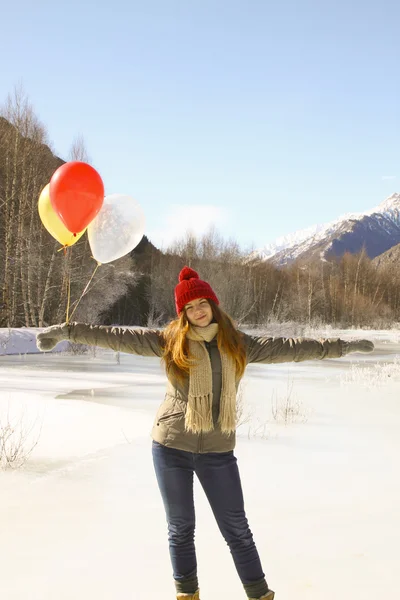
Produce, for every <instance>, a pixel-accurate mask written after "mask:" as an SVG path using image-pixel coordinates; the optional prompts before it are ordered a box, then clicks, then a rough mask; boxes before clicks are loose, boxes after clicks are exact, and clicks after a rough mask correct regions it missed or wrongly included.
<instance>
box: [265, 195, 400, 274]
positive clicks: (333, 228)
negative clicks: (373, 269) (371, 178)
mask: <svg viewBox="0 0 400 600" xmlns="http://www.w3.org/2000/svg"><path fill="white" fill-rule="evenodd" d="M399 243H400V194H398V193H395V194H392V195H391V196H389V197H388V198H386V200H384V201H383V202H382V203H381V204H379V205H378V206H377V207H375V208H373V209H371V210H368V211H365V212H363V213H349V214H346V215H343V216H341V217H340V218H339V219H337V220H336V221H333V222H331V223H325V224H323V225H314V226H312V227H309V228H307V229H303V230H301V231H297V232H294V233H292V234H289V235H286V236H282V237H280V238H278V239H277V240H276V241H275V242H273V243H271V244H267V245H266V246H265V247H264V248H262V249H260V250H258V251H257V252H255V253H253V257H254V258H255V257H256V256H257V257H258V258H261V259H262V260H271V261H272V262H274V263H276V264H278V265H284V264H288V263H291V262H293V261H294V260H297V259H300V258H301V259H307V260H308V259H312V258H317V257H318V258H320V259H323V260H326V259H328V258H333V257H338V256H342V255H343V254H344V253H345V252H351V253H357V252H359V251H360V250H361V249H362V248H363V247H365V249H366V251H367V254H368V255H369V256H370V258H375V257H376V256H379V255H380V254H382V253H383V252H385V251H386V250H389V249H390V248H392V247H393V246H395V245H396V244H399Z"/></svg>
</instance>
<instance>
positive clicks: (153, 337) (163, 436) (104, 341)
mask: <svg viewBox="0 0 400 600" xmlns="http://www.w3.org/2000/svg"><path fill="white" fill-rule="evenodd" d="M64 327H65V328H68V329H67V330H66V331H65V334H66V335H65V337H68V338H69V339H70V341H71V342H75V343H79V344H87V345H90V346H100V347H101V348H109V349H112V350H115V351H116V352H127V353H130V354H138V355H140V356H155V357H159V358H161V357H162V354H163V332H162V331H159V330H155V329H130V328H129V327H107V326H98V325H86V324H84V323H71V324H69V325H65V326H64ZM242 336H243V341H244V345H245V348H246V355H247V364H249V363H264V364H269V363H282V362H292V361H294V362H300V361H303V360H312V359H323V358H339V357H341V356H342V355H343V348H344V344H345V343H346V342H343V341H342V340H340V339H322V340H319V341H318V340H312V339H308V338H297V339H292V338H272V337H257V336H252V335H247V334H245V333H242ZM206 347H207V350H208V352H209V356H210V361H211V367H212V382H213V417H214V430H213V431H211V432H209V433H201V434H194V433H190V432H187V431H185V411H186V406H187V399H188V391H189V377H186V378H185V379H184V381H183V382H182V383H179V382H178V381H177V380H176V378H175V377H173V376H172V375H171V374H167V388H166V393H165V397H164V401H163V402H162V404H161V406H160V407H159V409H158V412H157V414H156V418H155V421H154V425H153V429H152V438H153V440H155V441H156V442H159V443H160V444H163V445H164V446H168V447H170V448H177V449H179V450H185V451H187V452H195V453H204V452H228V451H230V450H233V448H234V447H235V441H236V440H235V434H232V435H229V436H227V435H224V434H222V432H221V430H220V428H219V425H218V415H219V401H220V395H221V386H222V370H221V359H220V355H219V350H218V346H217V339H216V338H214V339H213V340H212V341H211V342H209V343H206Z"/></svg>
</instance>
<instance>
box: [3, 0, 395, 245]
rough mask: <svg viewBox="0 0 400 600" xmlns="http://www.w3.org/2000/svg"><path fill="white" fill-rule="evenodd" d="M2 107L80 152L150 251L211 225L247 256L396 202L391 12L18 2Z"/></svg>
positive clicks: (341, 3) (345, 6)
mask: <svg viewBox="0 0 400 600" xmlns="http://www.w3.org/2000/svg"><path fill="white" fill-rule="evenodd" d="M1 21H2V27H1V36H0V52H1V77H0V101H2V100H4V99H5V98H6V96H7V94H8V93H9V92H10V91H12V89H13V87H14V85H15V84H18V83H19V82H22V83H23V85H24V88H25V90H26V92H27V93H28V95H29V97H30V99H31V101H32V103H33V105H34V107H35V109H36V111H37V114H38V116H39V117H40V119H41V120H42V121H43V122H44V123H45V124H46V126H47V128H48V130H49V134H50V138H51V140H52V142H53V146H54V149H55V151H56V152H57V153H58V154H59V155H60V156H61V157H63V158H67V157H68V152H69V148H70V144H71V142H72V140H73V138H74V137H75V136H76V135H77V134H82V135H83V136H84V138H85V140H86V144H87V148H88V151H89V155H90V157H91V159H92V163H93V165H94V166H95V167H96V168H97V169H98V171H99V172H100V174H101V175H102V177H103V180H104V183H105V186H106V192H107V193H127V194H130V195H133V196H134V197H135V198H136V199H137V200H138V201H139V202H140V203H141V204H142V206H143V208H144V210H145V213H146V217H147V224H148V226H147V232H148V234H149V235H150V237H151V239H152V240H153V241H154V242H155V243H156V244H158V245H160V244H161V243H162V240H164V242H165V241H167V240H169V239H170V236H173V235H175V234H179V233H182V235H183V234H184V230H185V228H186V227H187V221H188V215H189V216H190V215H191V216H192V222H193V225H194V229H195V231H201V229H202V227H207V226H208V223H209V222H210V221H215V223H216V226H217V228H218V229H219V231H220V232H221V233H222V234H223V235H224V236H225V237H229V236H232V237H235V238H236V239H237V240H238V241H239V242H240V243H241V244H242V245H243V246H244V245H246V246H247V245H250V244H252V243H254V245H255V246H257V247H259V246H263V245H264V244H265V243H267V242H270V241H272V240H273V239H274V238H276V237H278V236H280V235H283V234H285V233H290V232H291V231H294V230H297V229H301V228H304V227H307V226H309V225H312V224H314V223H316V222H325V221H330V220H332V219H335V218H336V217H338V216H340V215H341V214H343V213H345V212H357V211H362V210H365V209H368V208H372V207H373V206H375V205H376V204H379V203H380V202H381V201H382V200H384V198H385V197H386V196H388V195H389V194H391V193H392V192H394V191H399V189H400V185H399V176H400V173H399V153H400V78H399V62H400V61H399V59H400V36H399V23H400V5H399V3H398V2H397V1H396V0H381V1H371V0H363V1H361V0H352V1H351V2H350V1H349V0H335V1H329V2H328V1H324V0H304V1H303V0H298V1H296V0H280V1H279V2H272V1H268V0H265V1H262V0H257V1H255V0H242V1H237V0H180V1H178V0H143V1H141V2H136V1H132V0H130V1H122V0H113V1H112V2H109V1H107V2H105V1H104V0H97V1H91V2H89V1H85V2H78V1H77V0H70V1H68V2H54V0H52V1H51V2H50V1H47V0H46V1H43V0H37V1H36V2H32V1H31V0H19V1H18V2H7V3H3V6H2V7H1Z"/></svg>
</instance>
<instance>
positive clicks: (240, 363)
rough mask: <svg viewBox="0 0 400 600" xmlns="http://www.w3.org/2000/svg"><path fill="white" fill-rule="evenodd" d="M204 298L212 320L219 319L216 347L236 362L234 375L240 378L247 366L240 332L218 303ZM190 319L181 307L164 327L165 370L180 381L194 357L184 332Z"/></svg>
mask: <svg viewBox="0 0 400 600" xmlns="http://www.w3.org/2000/svg"><path fill="white" fill-rule="evenodd" d="M207 302H208V303H209V305H210V306H211V310H212V314H213V321H214V322H216V323H218V335H217V341H218V348H219V351H220V352H221V351H222V352H225V353H226V354H228V355H229V356H230V357H231V358H232V359H233V360H234V361H235V363H236V377H237V379H240V378H241V377H242V375H243V373H244V370H245V368H246V350H245V347H244V343H243V340H242V336H241V334H240V332H239V331H238V330H237V329H236V327H235V325H234V324H233V321H232V319H231V318H230V316H229V315H227V314H226V313H225V312H224V311H223V310H222V309H220V308H219V306H218V305H217V304H216V303H215V302H214V301H213V300H210V299H207ZM189 327H190V323H189V321H188V318H187V316H186V311H185V310H183V311H182V312H181V313H180V315H179V316H178V318H177V319H174V320H173V321H171V322H170V323H169V324H168V325H167V326H166V328H165V329H164V331H163V337H164V349H163V357H162V358H163V360H164V362H165V366H166V370H167V373H169V372H172V373H173V375H174V376H175V377H176V379H178V381H180V382H182V381H183V379H184V376H185V374H188V373H189V370H190V367H191V366H192V364H193V360H192V358H191V357H190V355H189V345H188V342H187V339H186V333H187V331H188V329H189Z"/></svg>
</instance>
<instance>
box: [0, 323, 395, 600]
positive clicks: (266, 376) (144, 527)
mask: <svg viewBox="0 0 400 600" xmlns="http://www.w3.org/2000/svg"><path fill="white" fill-rule="evenodd" d="M24 333H25V334H26V333H27V332H24V330H21V331H20V332H17V334H18V335H17V337H18V338H19V339H20V340H21V339H23V338H24V336H23V334H24ZM286 333H287V332H286ZM317 333H318V332H313V334H315V337H318V335H317ZM325 333H328V334H329V336H333V335H335V334H336V333H337V332H334V331H332V330H329V331H328V332H325ZM1 334H3V335H6V334H7V331H4V330H3V332H0V335H1ZM342 336H343V337H346V338H349V337H367V338H372V339H375V340H376V344H377V349H376V352H375V353H374V354H372V355H360V354H355V355H349V356H348V357H346V358H344V359H340V360H328V361H321V362H320V361H314V362H307V363H300V364H283V365H276V366H272V365H252V366H250V367H249V368H248V370H247V372H246V377H245V381H244V385H243V393H244V397H245V403H246V406H245V410H246V411H247V414H248V415H249V421H248V422H247V423H245V424H244V425H243V426H242V427H241V428H240V430H239V436H238V444H237V449H236V454H237V456H238V460H239V468H240V470H241V476H242V482H243V488H244V493H245V501H246V509H247V513H248V517H249V521H250V526H251V528H252V530H253V533H254V537H255V540H256V543H257V546H258V549H259V552H260V555H261V557H262V562H263V566H264V569H265V572H266V575H267V578H268V581H269V582H270V585H271V587H273V588H274V589H275V590H276V598H277V600H317V599H318V600H322V599H323V600H337V598H338V597H340V599H341V600H355V599H356V600H358V599H359V600H376V598H377V597H382V598H390V599H392V598H393V599H394V598H396V597H397V595H398V592H397V590H398V588H399V584H400V573H399V568H398V566H399V564H400V550H399V543H398V541H399V539H400V511H399V506H400V479H399V475H398V461H399V457H400V436H399V430H400V394H399V391H400V373H399V369H398V368H397V367H396V361H397V364H398V359H399V354H400V335H399V332H398V331H397V332H365V331H364V332H356V331H354V332H342ZM15 349H16V346H15V347H14V350H15ZM17 349H18V350H19V352H17V354H16V355H14V356H3V357H2V358H0V389H1V395H0V415H3V416H4V415H5V414H6V413H7V412H9V413H11V414H12V415H17V416H18V415H19V414H24V415H25V418H26V419H28V420H30V421H32V422H33V423H36V426H35V427H36V428H34V430H33V432H32V435H35V433H36V434H37V435H40V438H39V443H38V445H37V446H36V448H35V449H34V451H33V453H32V455H31V457H30V459H29V460H28V462H27V463H26V465H25V466H24V467H23V468H22V469H21V470H18V471H14V472H13V471H3V472H0V521H1V541H0V564H1V598H4V599H5V600H53V599H54V598H57V600H67V599H68V600H71V599H74V600H84V599H85V600H89V599H90V600H116V599H121V600H160V599H161V598H165V599H167V598H171V599H172V598H174V587H173V582H172V576H171V567H170V563H169V556H168V547H167V534H166V524H165V517H164V513H163V508H162V503H161V498H160V495H159V492H158V489H157V485H156V481H155V477H154V474H153V468H152V463H151V439H150V435H149V434H150V429H151V425H152V421H153V418H154V414H155V411H156V409H157V406H158V405H159V403H160V402H161V401H162V399H163V393H164V381H165V379H164V374H163V371H162V368H161V366H160V363H159V360H158V359H151V358H141V357H134V356H129V355H121V356H120V361H119V362H118V361H117V359H116V356H115V355H114V353H111V352H100V351H99V352H98V354H97V356H96V357H94V356H92V355H90V354H89V355H82V356H70V355H66V354H56V353H50V354H45V355H43V354H34V355H24V349H25V348H24V346H23V345H22V346H20V347H19V348H17ZM363 372H364V373H365V380H368V381H369V382H371V381H372V382H374V381H375V379H376V381H375V383H377V385H367V386H366V385H363V382H364V377H363ZM352 373H353V375H352ZM374 378H375V379H374ZM378 379H379V381H378ZM290 386H291V390H292V400H293V403H294V404H293V406H296V407H297V408H296V410H297V414H296V415H295V417H297V418H294V420H293V421H294V422H292V423H289V424H288V425H286V426H285V425H284V424H283V423H282V422H276V421H275V420H274V418H273V416H272V409H271V405H272V404H273V403H274V402H278V403H284V402H285V398H286V396H287V390H288V389H289V387H290ZM196 509H197V534H196V540H197V541H196V543H197V550H198V562H199V576H200V583H201V591H202V599H204V600H217V599H218V598H220V597H221V598H229V599H230V600H239V599H241V598H244V594H243V590H242V586H241V584H240V581H239V579H238V577H237V575H236V572H235V569H234V566H233V562H232V559H231V557H230V554H229V551H228V548H227V547H226V545H225V542H224V540H223V539H222V538H221V535H220V533H219V531H218V529H217V527H216V524H215V522H214V519H213V516H212V513H211V510H210V509H209V507H208V504H207V501H206V499H205V498H204V495H203V493H202V491H201V490H200V488H199V486H197V484H196Z"/></svg>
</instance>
